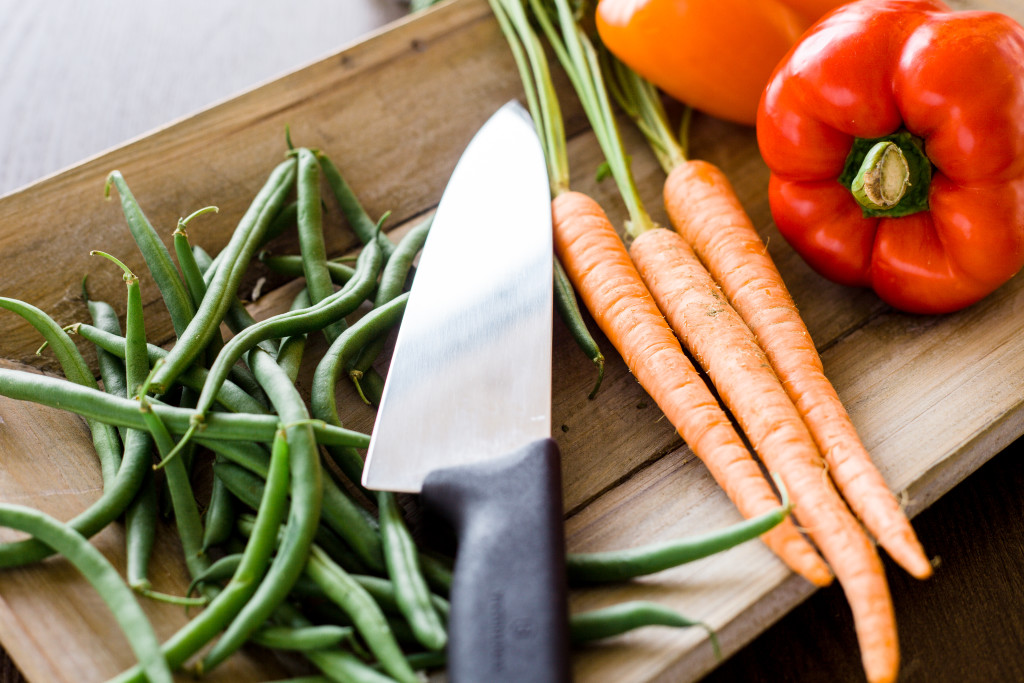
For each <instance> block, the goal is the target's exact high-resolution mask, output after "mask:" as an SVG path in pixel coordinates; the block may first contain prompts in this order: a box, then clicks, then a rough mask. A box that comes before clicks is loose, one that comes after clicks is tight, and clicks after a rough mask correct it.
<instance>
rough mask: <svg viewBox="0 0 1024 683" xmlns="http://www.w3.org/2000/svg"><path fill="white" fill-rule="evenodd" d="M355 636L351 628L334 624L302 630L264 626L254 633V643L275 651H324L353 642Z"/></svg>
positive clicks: (303, 628)
mask: <svg viewBox="0 0 1024 683" xmlns="http://www.w3.org/2000/svg"><path fill="white" fill-rule="evenodd" d="M353 634H354V631H353V629H352V628H351V627H350V626H335V625H333V624H321V625H319V626H306V627H300V628H292V627H289V626H264V627H263V628H261V629H259V630H258V631H256V632H255V633H253V637H252V641H253V642H254V643H256V644H257V645H260V646H262V647H267V648H272V649H275V650H299V651H305V650H323V649H326V648H329V647H334V646H336V645H339V644H340V643H343V642H345V641H348V640H351V639H352V637H353Z"/></svg>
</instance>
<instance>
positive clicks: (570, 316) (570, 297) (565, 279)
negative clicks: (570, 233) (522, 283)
mask: <svg viewBox="0 0 1024 683" xmlns="http://www.w3.org/2000/svg"><path fill="white" fill-rule="evenodd" d="M554 274H555V310H556V311H558V315H559V316H560V317H561V318H562V321H563V322H564V323H565V326H566V327H568V328H569V332H570V333H571V334H572V338H573V339H574V340H575V341H576V345H577V346H579V347H580V349H581V350H582V351H583V352H584V353H586V354H587V357H588V358H589V359H590V360H591V361H593V363H594V365H595V366H597V383H596V384H594V388H593V389H591V390H590V395H589V396H588V397H587V398H591V399H593V398H594V397H595V396H597V390H598V389H600V388H601V382H602V381H603V380H604V354H602V353H601V349H600V347H599V346H598V345H597V342H596V341H595V340H594V337H593V336H592V335H591V334H590V330H589V329H587V323H586V322H585V321H584V320H583V313H582V312H581V311H580V306H579V302H577V301H576V292H575V290H573V288H572V283H571V282H570V281H569V276H568V275H566V273H565V268H563V267H562V263H561V261H559V260H558V257H555V262H554Z"/></svg>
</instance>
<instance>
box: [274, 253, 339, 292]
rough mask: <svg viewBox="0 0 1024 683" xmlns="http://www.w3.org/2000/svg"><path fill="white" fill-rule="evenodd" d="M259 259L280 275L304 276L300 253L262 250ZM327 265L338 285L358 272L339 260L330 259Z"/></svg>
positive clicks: (332, 279) (332, 280) (333, 280)
mask: <svg viewBox="0 0 1024 683" xmlns="http://www.w3.org/2000/svg"><path fill="white" fill-rule="evenodd" d="M259 260H260V261H261V262H262V263H264V264H266V266H267V267H268V268H270V269H271V270H272V271H274V272H275V273H277V274H278V275H287V276H289V277H302V274H303V271H302V256H300V255H298V254H271V253H269V252H266V251H263V252H260V255H259ZM326 265H327V273H328V274H329V275H330V276H331V282H333V283H334V284H336V285H344V284H345V283H346V282H348V281H349V280H351V279H352V278H353V277H354V276H355V274H356V269H355V268H353V267H352V266H349V265H346V264H344V263H341V262H339V261H328V262H327V264H326Z"/></svg>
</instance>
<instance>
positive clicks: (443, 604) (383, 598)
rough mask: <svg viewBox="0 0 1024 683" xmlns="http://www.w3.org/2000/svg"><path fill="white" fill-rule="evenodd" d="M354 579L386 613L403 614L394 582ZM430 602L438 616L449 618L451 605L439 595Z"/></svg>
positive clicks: (361, 576) (364, 576)
mask: <svg viewBox="0 0 1024 683" xmlns="http://www.w3.org/2000/svg"><path fill="white" fill-rule="evenodd" d="M352 579H353V580H354V581H355V582H356V583H358V584H359V585H360V586H362V587H363V588H364V589H366V592H367V593H369V594H370V595H371V596H372V597H373V599H374V600H376V601H377V604H378V605H380V607H381V609H383V610H384V611H386V612H397V613H399V614H401V612H402V610H401V608H400V607H399V606H398V597H397V594H396V589H395V584H394V582H393V581H391V580H390V579H385V578H383V577H380V576H370V575H367V574H352ZM430 602H431V604H432V605H433V608H434V609H435V610H436V611H437V613H438V614H440V615H441V616H443V617H445V618H447V616H448V612H449V609H450V605H449V604H448V601H447V600H445V599H444V598H442V597H441V596H439V595H433V594H431V595H430Z"/></svg>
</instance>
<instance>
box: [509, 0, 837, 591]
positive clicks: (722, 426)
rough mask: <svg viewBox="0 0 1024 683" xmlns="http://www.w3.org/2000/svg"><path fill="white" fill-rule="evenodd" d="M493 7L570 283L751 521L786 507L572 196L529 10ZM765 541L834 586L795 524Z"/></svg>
mask: <svg viewBox="0 0 1024 683" xmlns="http://www.w3.org/2000/svg"><path fill="white" fill-rule="evenodd" d="M491 4H492V7H493V9H494V11H495V15H496V17H497V19H498V21H499V23H500V24H501V26H502V29H503V31H504V32H505V34H506V37H507V38H508V39H509V44H510V47H511V48H512V52H513V56H514V57H515V58H516V63H517V65H518V66H519V69H520V74H521V76H522V79H523V83H524V86H525V88H526V94H527V100H528V104H529V106H530V109H531V112H532V113H533V116H534V120H535V121H537V122H538V125H539V127H540V129H541V130H540V133H541V139H542V141H543V143H544V145H545V157H546V158H547V161H548V170H549V176H550V179H551V187H552V195H553V197H554V199H553V202H552V217H553V223H554V242H555V252H556V255H557V256H558V258H559V259H560V260H561V261H562V264H563V266H564V267H565V269H566V272H567V274H568V275H569V278H570V281H571V282H572V284H573V286H574V288H575V289H576V290H577V291H578V292H579V294H580V298H581V299H582V300H583V303H584V304H585V305H586V306H587V308H588V309H589V310H590V312H591V314H592V315H593V316H594V318H595V321H596V322H597V324H598V326H599V327H601V329H602V330H603V331H604V332H605V335H606V336H607V337H608V338H609V339H610V340H611V342H612V343H613V344H614V345H615V347H616V350H617V351H618V352H619V354H620V355H621V356H622V357H623V358H624V359H625V361H626V363H627V365H628V367H629V369H630V371H631V372H632V373H633V374H634V375H635V376H636V377H637V379H638V380H639V381H640V383H641V385H642V386H643V387H644V389H645V390H646V391H647V392H648V393H649V394H650V395H651V396H652V398H653V399H654V400H655V402H656V403H657V404H658V405H659V407H660V408H661V409H662V411H663V412H664V413H665V414H666V416H667V417H668V419H669V420H670V421H671V423H672V424H673V426H674V427H675V428H676V430H677V431H678V432H679V433H680V435H681V436H682V437H683V439H684V440H685V441H686V443H687V444H688V445H689V446H690V448H691V450H693V452H694V453H695V454H696V455H697V456H698V457H699V458H700V459H701V460H702V461H703V462H704V463H705V465H706V466H707V467H708V470H709V471H710V472H711V474H712V476H713V477H714V478H715V479H716V481H717V482H718V483H719V485H721V486H722V488H723V489H724V490H725V492H726V494H727V495H728V496H729V498H730V499H731V500H732V501H733V502H734V503H735V504H736V506H737V508H738V509H739V510H740V512H741V514H743V515H744V516H746V517H752V516H756V515H758V514H761V513H763V512H764V511H766V510H768V509H771V508H773V507H774V506H777V505H778V498H777V497H776V495H775V493H774V491H773V490H772V488H771V486H770V484H769V483H768V481H767V479H766V478H765V477H764V475H763V473H762V471H761V469H760V467H759V466H758V464H757V462H756V461H755V460H754V459H753V457H752V456H751V455H750V452H749V451H748V450H747V448H746V446H745V445H744V443H743V441H742V439H741V437H740V436H739V434H738V433H737V432H736V429H735V427H734V426H733V424H732V423H731V421H730V420H729V418H728V416H727V415H726V414H725V412H724V410H722V408H721V406H720V405H719V404H718V402H717V400H716V399H715V398H714V396H713V395H712V393H711V391H710V389H709V388H708V387H707V385H706V384H705V383H704V381H703V379H702V378H701V377H700V375H699V374H698V373H697V371H696V369H695V368H694V367H693V364H692V363H691V362H690V360H689V358H688V357H687V356H686V354H685V353H684V352H683V350H682V347H681V346H680V344H679V341H678V339H677V338H676V337H675V335H674V334H673V332H672V330H671V329H669V327H668V325H667V323H666V322H665V320H664V317H663V316H662V314H661V311H660V310H659V309H658V308H657V306H656V305H655V304H654V302H653V299H652V298H651V295H650V293H649V292H648V291H647V289H646V288H645V286H644V284H643V282H642V281H641V279H640V276H639V273H637V271H636V268H635V267H634V266H633V264H632V262H631V261H630V259H629V255H628V253H627V252H626V249H625V246H624V245H623V243H622V241H621V239H620V238H619V236H618V234H617V232H616V231H615V229H614V227H613V226H612V225H611V223H610V221H609V220H608V217H607V216H606V215H605V213H604V212H603V211H602V210H601V208H600V206H598V204H597V203H596V202H595V201H594V200H593V199H591V198H590V197H587V196H586V195H583V194H581V193H578V192H571V191H569V182H568V164H567V161H566V158H567V155H566V153H565V139H564V128H563V126H562V120H561V114H560V111H559V109H558V100H557V97H556V96H555V94H554V92H553V90H552V89H551V87H550V76H549V75H548V71H547V64H546V61H545V57H544V53H543V49H542V48H541V46H540V44H539V41H538V40H537V37H536V35H535V34H534V33H533V30H532V28H531V26H530V24H529V20H528V18H527V16H526V14H525V12H524V11H523V7H522V5H521V4H520V3H519V2H515V1H512V2H506V1H505V0H492V2H491ZM535 9H536V8H535ZM535 83H536V84H539V87H536V86H535V85H534V84H535ZM631 213H632V214H633V215H635V216H637V222H638V223H642V222H643V212H642V207H639V205H638V203H636V202H634V203H633V204H632V211H631ZM762 538H763V540H764V541H765V543H766V544H768V545H769V547H770V548H771V549H772V550H773V551H775V553H776V554H777V555H778V556H779V557H780V558H782V559H783V561H785V562H786V563H787V565H788V566H790V567H791V568H792V569H793V570H794V571H796V572H798V573H800V574H801V575H803V576H805V577H806V578H807V579H808V580H809V581H812V582H813V583H815V584H817V585H824V584H827V583H829V582H830V581H831V579H832V575H831V572H830V570H829V569H828V567H827V565H826V564H825V563H824V561H823V560H822V559H821V557H820V556H819V555H818V554H817V552H816V551H815V550H814V548H813V546H811V544H810V543H809V542H808V541H807V540H806V539H805V538H804V537H803V536H801V535H800V533H799V531H798V530H797V529H796V527H795V525H794V524H793V523H792V521H791V520H788V519H787V520H786V521H785V522H784V523H783V524H781V525H779V526H777V527H775V528H774V529H773V530H772V531H770V532H769V533H767V534H765V535H764V536H762Z"/></svg>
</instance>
